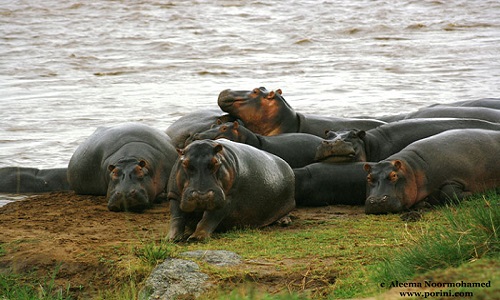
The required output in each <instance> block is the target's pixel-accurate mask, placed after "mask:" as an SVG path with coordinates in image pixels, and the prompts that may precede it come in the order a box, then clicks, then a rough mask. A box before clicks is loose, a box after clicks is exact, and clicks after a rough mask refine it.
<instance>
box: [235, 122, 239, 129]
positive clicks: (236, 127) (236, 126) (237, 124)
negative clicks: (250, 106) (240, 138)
mask: <svg viewBox="0 0 500 300" xmlns="http://www.w3.org/2000/svg"><path fill="white" fill-rule="evenodd" d="M238 127H240V123H238V121H234V122H233V128H234V129H238Z"/></svg>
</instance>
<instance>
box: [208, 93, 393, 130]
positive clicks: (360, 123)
mask: <svg viewBox="0 0 500 300" xmlns="http://www.w3.org/2000/svg"><path fill="white" fill-rule="evenodd" d="M218 104H219V107H220V108H221V109H222V110H223V111H225V112H227V113H229V114H230V115H232V116H234V117H236V118H238V119H239V120H241V121H242V122H243V125H245V127H246V128H248V129H250V130H251V131H252V132H254V133H257V134H261V135H266V136H270V135H277V134H281V133H293V132H302V133H310V134H314V135H317V136H320V137H323V136H324V134H325V130H340V129H344V128H359V129H363V130H368V129H371V128H375V127H377V126H380V125H382V124H385V122H382V121H379V120H374V119H355V118H335V117H326V116H317V115H305V114H301V113H297V112H295V110H294V109H293V108H292V107H291V106H290V105H289V104H288V103H287V102H286V101H285V99H284V98H283V96H282V95H281V90H279V89H278V90H276V91H267V90H266V89H265V88H264V87H260V88H255V89H253V90H251V91H234V90H230V89H228V90H224V91H222V92H221V93H220V94H219V99H218Z"/></svg>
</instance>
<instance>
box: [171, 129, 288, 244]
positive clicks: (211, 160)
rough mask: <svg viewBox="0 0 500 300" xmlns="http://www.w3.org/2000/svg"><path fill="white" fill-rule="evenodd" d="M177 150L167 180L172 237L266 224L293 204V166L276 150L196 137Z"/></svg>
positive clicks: (192, 238)
mask: <svg viewBox="0 0 500 300" xmlns="http://www.w3.org/2000/svg"><path fill="white" fill-rule="evenodd" d="M178 152H179V158H178V160H177V162H176V163H175V166H174V167H173V169H172V173H171V176H170V180H169V184H168V199H169V200H170V230H169V233H168V238H169V239H170V240H172V241H182V240H184V239H186V238H187V239H188V241H199V240H204V239H207V238H209V237H210V236H211V234H212V233H213V232H214V231H216V230H217V231H225V230H229V229H231V228H234V227H239V228H241V227H262V226H266V225H269V224H271V223H273V222H275V221H277V220H279V219H281V218H282V217H284V216H286V215H287V214H288V213H289V212H290V211H291V210H292V209H294V208H295V200H294V175H293V171H292V169H291V168H290V166H289V165H288V164H287V163H286V162H285V161H284V160H282V159H281V158H279V157H277V156H275V155H273V154H270V153H266V152H264V151H261V150H259V149H256V148H254V147H252V146H249V145H245V144H241V143H236V142H232V141H229V140H226V139H219V140H216V141H213V140H199V141H194V142H192V143H191V144H189V145H188V146H187V147H186V148H184V149H182V150H180V149H179V150H178Z"/></svg>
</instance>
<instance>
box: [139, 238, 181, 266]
mask: <svg viewBox="0 0 500 300" xmlns="http://www.w3.org/2000/svg"><path fill="white" fill-rule="evenodd" d="M176 247H177V246H176V245H175V244H173V243H171V242H169V241H168V240H166V239H161V240H160V241H159V242H156V241H150V242H142V246H141V247H135V248H134V254H135V255H136V256H137V257H138V258H140V259H141V260H142V261H143V262H145V263H147V264H148V265H150V266H156V265H157V264H159V263H161V262H163V261H164V260H165V259H166V258H168V257H172V256H174V252H175V249H176Z"/></svg>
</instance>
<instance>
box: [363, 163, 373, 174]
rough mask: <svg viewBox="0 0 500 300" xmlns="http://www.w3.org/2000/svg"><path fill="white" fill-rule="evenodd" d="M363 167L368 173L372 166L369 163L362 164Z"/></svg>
mask: <svg viewBox="0 0 500 300" xmlns="http://www.w3.org/2000/svg"><path fill="white" fill-rule="evenodd" d="M363 169H364V170H365V171H366V173H370V172H371V171H372V166H371V165H370V164H364V165H363Z"/></svg>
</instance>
